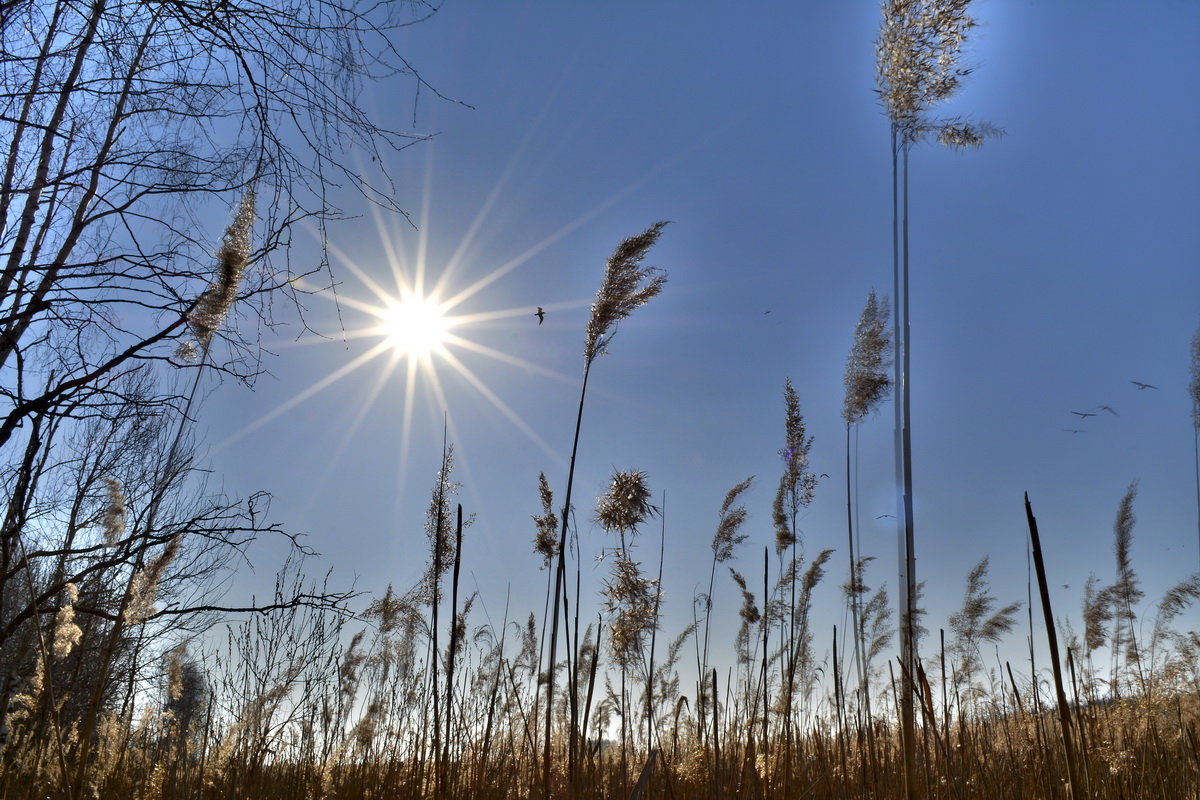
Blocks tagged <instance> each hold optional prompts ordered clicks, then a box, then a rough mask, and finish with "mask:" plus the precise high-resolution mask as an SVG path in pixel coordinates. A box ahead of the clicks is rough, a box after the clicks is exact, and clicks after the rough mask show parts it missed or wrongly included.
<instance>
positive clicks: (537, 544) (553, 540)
mask: <svg viewBox="0 0 1200 800" xmlns="http://www.w3.org/2000/svg"><path fill="white" fill-rule="evenodd" d="M538 498H539V499H540V500H541V502H542V513H541V515H540V516H535V517H534V518H533V524H534V527H536V528H537V534H536V535H535V536H534V538H533V552H535V553H537V554H538V555H540V556H541V557H542V569H545V568H546V567H548V566H550V564H551V563H552V562H553V561H554V557H555V556H556V555H558V536H557V535H556V534H557V532H558V515H557V514H555V513H554V493H553V492H551V491H550V483H549V482H548V481H547V480H546V473H544V472H539V473H538Z"/></svg>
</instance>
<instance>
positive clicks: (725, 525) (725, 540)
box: [712, 475, 754, 564]
mask: <svg viewBox="0 0 1200 800" xmlns="http://www.w3.org/2000/svg"><path fill="white" fill-rule="evenodd" d="M753 480H754V476H753V475H751V476H750V477H749V478H746V480H744V481H742V482H741V483H739V484H738V485H737V486H734V487H733V488H732V489H730V490H729V493H728V494H726V495H725V502H723V503H721V510H720V511H718V512H717V513H718V515H719V517H720V521H719V522H718V523H717V532H716V534H715V535H714V536H713V540H712V551H713V561H714V562H715V563H717V564H722V563H724V562H726V561H728V560H729V559H731V558H733V549H734V548H735V547H737V546H738V545H739V544H741V543H742V542H744V541H746V534H744V533H740V532H739V531H740V528H741V527H742V523H743V522H745V521H746V516H747V512H746V507H745V506H744V505H737V506H735V505H734V503H735V502H737V499H738V497H739V496H740V495H741V494H742V492H744V491H746V490H747V489H749V488H750V483H751V482H752V481H753Z"/></svg>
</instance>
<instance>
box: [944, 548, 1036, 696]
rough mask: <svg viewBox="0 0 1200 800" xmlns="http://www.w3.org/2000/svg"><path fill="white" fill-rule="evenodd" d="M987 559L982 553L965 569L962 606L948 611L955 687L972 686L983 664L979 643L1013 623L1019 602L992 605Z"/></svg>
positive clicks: (992, 639)
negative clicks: (975, 562) (965, 581)
mask: <svg viewBox="0 0 1200 800" xmlns="http://www.w3.org/2000/svg"><path fill="white" fill-rule="evenodd" d="M988 561H989V559H988V557H987V556H984V557H983V558H981V559H980V560H979V563H977V564H976V565H975V566H974V567H972V568H971V571H970V572H968V573H967V588H966V591H965V592H964V593H963V603H962V607H961V608H959V610H958V611H956V612H954V613H953V614H951V615H950V620H949V622H950V630H951V631H953V632H954V641H953V643H952V644H951V646H950V653H951V654H952V656H953V659H954V661H953V663H954V668H953V675H954V688H955V690H956V691H957V690H958V689H959V688H961V687H966V689H967V690H968V692H970V691H971V690H972V686H973V683H974V680H975V675H976V674H978V673H979V671H980V670H981V669H982V668H983V655H982V653H981V652H980V649H979V646H980V645H981V644H983V643H985V642H993V643H994V642H998V641H1000V639H1001V637H1003V635H1004V634H1006V633H1008V632H1009V631H1011V630H1012V629H1013V627H1014V626H1015V625H1016V624H1017V612H1018V611H1020V610H1021V604H1020V603H1019V602H1017V603H1009V604H1008V605H1006V606H1004V607H1003V608H999V609H997V608H996V605H997V603H996V598H995V597H993V596H992V594H991V591H990V587H989V585H988V578H987V573H988Z"/></svg>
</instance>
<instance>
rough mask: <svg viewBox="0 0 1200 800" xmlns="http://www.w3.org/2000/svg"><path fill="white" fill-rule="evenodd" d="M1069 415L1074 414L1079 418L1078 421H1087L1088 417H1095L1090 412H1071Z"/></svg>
mask: <svg viewBox="0 0 1200 800" xmlns="http://www.w3.org/2000/svg"><path fill="white" fill-rule="evenodd" d="M1071 413H1072V414H1074V415H1075V416H1077V417H1079V418H1080V419H1087V418H1088V417H1094V416H1096V415H1095V414H1093V413H1092V412H1090V411H1072V412H1071Z"/></svg>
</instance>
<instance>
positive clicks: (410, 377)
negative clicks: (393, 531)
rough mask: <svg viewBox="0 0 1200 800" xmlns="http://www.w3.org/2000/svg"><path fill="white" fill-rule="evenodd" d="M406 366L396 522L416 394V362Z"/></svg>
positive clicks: (410, 437)
mask: <svg viewBox="0 0 1200 800" xmlns="http://www.w3.org/2000/svg"><path fill="white" fill-rule="evenodd" d="M406 366H407V370H406V375H405V381H404V406H403V413H402V415H401V417H402V418H401V423H400V468H399V469H398V470H397V471H396V492H395V495H396V507H395V513H396V520H397V521H399V519H400V514H401V501H400V498H401V497H403V490H404V487H405V485H407V483H408V452H409V450H410V449H411V444H412V421H413V401H414V399H415V397H416V393H417V380H416V378H417V362H416V360H415V359H412V358H410V359H408V363H407V365H406Z"/></svg>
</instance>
